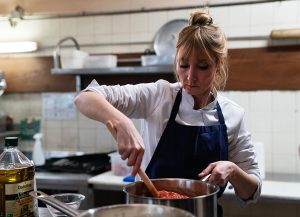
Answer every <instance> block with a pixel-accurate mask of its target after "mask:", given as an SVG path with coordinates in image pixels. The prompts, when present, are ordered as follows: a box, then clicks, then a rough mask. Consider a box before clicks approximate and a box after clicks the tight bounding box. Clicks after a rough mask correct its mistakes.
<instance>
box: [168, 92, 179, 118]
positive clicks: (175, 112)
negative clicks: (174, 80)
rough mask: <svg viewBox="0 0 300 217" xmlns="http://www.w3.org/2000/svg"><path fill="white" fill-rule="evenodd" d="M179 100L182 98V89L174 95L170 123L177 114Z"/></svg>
mask: <svg viewBox="0 0 300 217" xmlns="http://www.w3.org/2000/svg"><path fill="white" fill-rule="evenodd" d="M181 98H182V89H180V90H179V91H178V93H177V95H176V98H175V103H174V106H173V108H172V112H171V115H170V120H172V121H173V120H175V118H176V115H177V113H178V110H179V105H180V102H181Z"/></svg>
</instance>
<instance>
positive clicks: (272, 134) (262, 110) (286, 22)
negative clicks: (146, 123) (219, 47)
mask: <svg viewBox="0 0 300 217" xmlns="http://www.w3.org/2000/svg"><path fill="white" fill-rule="evenodd" d="M192 11H193V10H191V9H189V10H174V11H172V10H171V11H170V10H169V11H159V12H147V13H132V14H131V13H129V14H122V15H103V16H89V17H77V18H57V19H48V20H47V19H43V20H24V21H21V22H20V23H19V24H18V25H17V27H16V28H11V27H10V26H9V23H8V22H7V21H0V29H1V34H0V41H7V40H18V41H19V40H36V41H38V42H39V45H40V51H38V52H36V53H34V55H35V54H36V55H52V50H53V46H54V45H55V44H56V43H57V42H58V41H59V40H60V39H61V38H63V37H65V36H73V37H75V38H76V39H77V40H78V42H79V44H80V45H81V49H82V50H85V51H87V52H90V53H122V52H126V53H128V52H143V51H144V50H145V49H147V48H152V44H153V38H154V36H155V34H156V32H157V31H158V30H159V28H160V27H161V26H162V25H163V24H165V23H166V22H167V21H169V20H173V19H178V18H188V16H189V14H190V13H191V12H192ZM210 13H211V15H212V16H213V17H214V20H215V23H219V24H220V25H222V26H223V27H224V30H225V32H226V34H227V36H228V37H229V38H230V37H235V36H268V35H269V34H270V32H271V30H272V29H279V28H298V27H299V26H300V1H282V2H269V3H261V4H251V5H240V6H224V7H213V8H210ZM133 42H143V43H141V44H134V43H133ZM120 43H123V44H122V45H120ZM131 43H133V44H131ZM268 44H272V45H278V44H299V41H298V40H287V41H285V40H279V41H271V40H267V39H266V40H254V41H253V40H250V41H232V40H229V48H237V47H238V48H240V47H260V46H267V45H268ZM31 55H32V54H31ZM299 73H300V72H299ZM8 85H9V84H8ZM224 94H225V95H226V96H228V97H229V98H232V99H233V100H235V101H236V102H237V103H239V104H241V105H242V106H243V107H244V108H245V109H246V119H247V124H248V128H249V130H250V131H251V132H252V134H253V140H254V141H260V142H264V144H265V160H266V170H267V171H270V172H271V171H274V172H286V173H298V174H299V173H300V158H299V155H298V151H297V150H298V146H299V144H300V134H299V130H300V114H299V111H298V110H299V109H298V108H300V87H299V91H276V90H274V91H272V90H270V91H255V92H254V91H249V92H240V91H230V92H224ZM41 98H42V94H29V93H28V94H5V95H4V96H2V97H1V98H0V109H1V110H3V111H4V112H5V113H8V114H12V115H13V116H14V118H15V121H16V122H18V121H20V120H21V119H22V118H25V117H29V116H39V117H41V118H42V131H43V133H44V145H45V148H46V149H47V150H70V151H85V152H105V151H111V150H113V149H115V148H116V146H115V143H114V141H113V138H112V137H111V136H110V134H109V133H108V132H107V131H106V128H105V126H104V125H102V124H99V123H95V122H94V121H92V120H89V119H87V118H86V117H84V116H82V115H81V114H79V113H78V115H77V119H76V120H70V121H45V120H44V119H43V117H42V111H41V110H42V105H41V104H42V100H41ZM136 124H137V125H138V122H136ZM24 146H26V147H27V148H30V146H31V144H24Z"/></svg>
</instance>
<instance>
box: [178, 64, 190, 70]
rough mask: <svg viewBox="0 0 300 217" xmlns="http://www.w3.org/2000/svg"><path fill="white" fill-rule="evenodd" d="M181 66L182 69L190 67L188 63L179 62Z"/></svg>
mask: <svg viewBox="0 0 300 217" xmlns="http://www.w3.org/2000/svg"><path fill="white" fill-rule="evenodd" d="M179 67H180V68H182V69H187V68H188V67H189V65H188V64H179Z"/></svg>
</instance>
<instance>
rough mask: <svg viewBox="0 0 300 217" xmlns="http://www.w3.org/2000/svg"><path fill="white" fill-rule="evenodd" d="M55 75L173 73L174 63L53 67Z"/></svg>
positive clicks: (52, 70)
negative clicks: (71, 67) (72, 67)
mask: <svg viewBox="0 0 300 217" xmlns="http://www.w3.org/2000/svg"><path fill="white" fill-rule="evenodd" d="M51 73H52V74H54V75H115V74H124V75H125V74H172V73H173V66H172V65H158V66H122V67H111V68H81V69H62V68H52V69H51Z"/></svg>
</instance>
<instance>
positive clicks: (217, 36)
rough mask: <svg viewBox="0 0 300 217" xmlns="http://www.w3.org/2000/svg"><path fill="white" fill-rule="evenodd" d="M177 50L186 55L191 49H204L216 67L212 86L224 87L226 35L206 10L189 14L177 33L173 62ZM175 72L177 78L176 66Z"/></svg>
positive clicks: (225, 75) (226, 74)
mask: <svg viewBox="0 0 300 217" xmlns="http://www.w3.org/2000/svg"><path fill="white" fill-rule="evenodd" d="M179 50H181V51H182V56H184V57H188V56H189V55H190V54H191V53H192V52H193V51H197V50H200V51H204V52H205V53H206V54H207V55H208V57H209V58H210V59H211V60H212V61H213V62H214V63H215V64H216V67H217V71H216V74H215V76H214V81H213V87H214V88H216V89H217V90H221V89H224V88H225V85H226V81H227V77H228V66H227V45H226V36H225V34H224V32H223V31H222V29H221V28H220V27H219V26H218V25H215V24H213V20H212V18H211V17H210V16H209V14H208V13H207V12H204V11H197V12H195V13H192V14H191V17H190V20H189V25H188V26H187V27H185V28H184V29H182V30H181V32H180V33H179V37H178V41H177V45H176V58H175V62H176V61H177V57H178V51H179ZM174 65H176V64H174ZM175 74H176V77H177V79H178V76H177V72H176V67H175Z"/></svg>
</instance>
